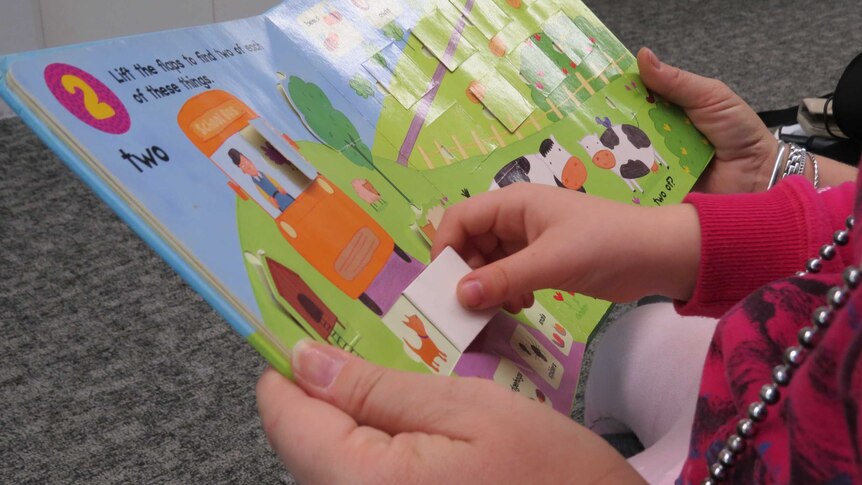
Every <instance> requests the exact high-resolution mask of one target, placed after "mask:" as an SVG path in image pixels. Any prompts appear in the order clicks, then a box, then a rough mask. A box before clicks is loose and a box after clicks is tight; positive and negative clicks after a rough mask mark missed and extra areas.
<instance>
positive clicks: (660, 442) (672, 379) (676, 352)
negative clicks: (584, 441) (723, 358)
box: [584, 303, 717, 484]
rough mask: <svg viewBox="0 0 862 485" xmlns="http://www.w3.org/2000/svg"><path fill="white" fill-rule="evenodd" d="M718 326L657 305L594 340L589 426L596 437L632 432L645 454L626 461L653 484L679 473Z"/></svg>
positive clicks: (587, 412)
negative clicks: (708, 355)
mask: <svg viewBox="0 0 862 485" xmlns="http://www.w3.org/2000/svg"><path fill="white" fill-rule="evenodd" d="M716 323H717V320H715V319H712V318H699V317H682V316H680V315H678V314H677V313H676V311H674V309H673V305H671V304H670V303H653V304H648V305H644V306H641V307H638V308H635V309H634V310H632V311H630V312H628V313H626V314H625V315H623V316H622V317H621V318H620V319H619V320H617V321H615V322H614V323H612V324H611V325H610V326H609V328H608V330H607V332H606V333H605V334H604V335H602V336H601V337H600V339H599V340H598V341H597V342H596V345H597V347H596V350H595V353H594V354H593V361H592V364H591V366H590V371H589V376H588V378H587V388H586V395H585V399H586V402H585V409H584V422H585V424H586V426H587V427H589V428H590V429H592V430H594V431H596V432H597V433H602V434H605V433H617V432H625V431H631V432H633V433H634V434H635V435H636V436H637V437H638V439H639V440H640V442H641V443H642V444H643V445H644V451H642V452H641V453H638V454H637V455H635V456H633V457H631V458H629V460H628V461H629V463H630V464H631V465H632V466H633V467H634V468H635V469H636V470H637V471H638V472H639V473H640V474H641V476H643V477H644V479H646V481H647V482H649V483H660V484H663V483H673V482H674V480H675V479H676V477H677V476H678V475H679V473H680V470H681V468H682V465H683V462H684V461H685V458H686V455H687V452H688V445H689V438H690V435H691V426H692V421H693V419H694V410H695V405H696V403H697V392H698V389H699V387H700V377H701V373H702V372H703V363H704V359H705V358H706V352H707V349H708V347H709V343H710V341H711V340H712V334H713V332H714V331H715V325H716Z"/></svg>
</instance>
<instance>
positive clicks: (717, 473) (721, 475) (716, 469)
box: [709, 463, 727, 482]
mask: <svg viewBox="0 0 862 485" xmlns="http://www.w3.org/2000/svg"><path fill="white" fill-rule="evenodd" d="M709 476H710V477H712V479H713V480H718V481H719V482H722V481H724V479H725V478H727V470H726V469H725V468H724V465H722V464H721V463H713V464H712V465H710V467H709Z"/></svg>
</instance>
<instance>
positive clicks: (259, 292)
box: [9, 0, 712, 413]
mask: <svg viewBox="0 0 862 485" xmlns="http://www.w3.org/2000/svg"><path fill="white" fill-rule="evenodd" d="M10 65H11V67H10V71H11V74H10V75H9V81H10V84H14V87H15V90H16V92H19V93H21V95H22V97H24V98H25V99H26V102H27V104H28V105H29V106H30V107H31V109H33V110H34V111H36V112H38V113H40V116H41V117H42V118H43V120H44V121H45V122H46V123H48V124H49V125H51V126H52V127H53V129H54V131H55V132H56V133H57V134H58V135H59V136H61V137H62V138H63V139H64V140H66V143H67V144H69V145H70V146H71V147H73V149H74V150H75V151H76V152H77V153H78V155H79V156H80V158H81V161H82V162H83V163H86V164H87V166H88V167H89V168H90V169H91V170H93V171H94V172H95V173H96V174H97V175H98V176H99V177H100V178H101V180H102V181H103V183H104V184H106V185H107V186H108V187H110V189H111V190H112V191H114V192H116V193H117V194H120V195H121V197H122V198H123V199H124V200H125V201H126V203H127V204H128V205H129V206H130V207H132V209H133V210H134V211H135V213H136V214H138V216H139V217H140V218H141V219H143V220H144V221H146V223H147V224H148V225H149V226H150V227H152V229H153V230H154V231H156V232H157V233H158V234H159V235H160V236H161V237H162V238H164V239H165V240H166V241H168V243H169V244H170V246H171V248H172V250H173V251H175V252H177V253H178V254H180V255H181V256H182V257H183V258H184V259H186V260H188V261H190V262H191V263H193V267H194V268H195V271H196V272H198V273H199V274H200V275H201V276H202V277H204V278H205V279H206V280H207V281H208V282H210V283H211V284H212V285H213V286H215V287H216V288H217V289H218V291H219V293H220V294H221V295H222V297H223V298H224V299H225V300H227V301H229V302H230V304H231V305H232V306H234V307H236V308H237V309H240V310H241V313H242V314H243V315H246V316H247V319H248V325H247V326H242V327H241V328H240V329H239V330H240V332H241V333H242V334H243V336H245V337H247V338H249V339H250V340H252V341H253V343H254V344H255V345H256V346H257V347H258V348H259V349H260V348H262V347H261V346H263V347H265V348H266V349H265V350H262V352H263V353H264V354H265V355H268V353H271V355H275V354H280V355H282V356H284V354H285V353H286V352H287V349H289V348H290V347H291V346H292V345H293V344H294V343H295V342H296V341H297V340H299V339H300V338H306V337H310V338H314V339H317V340H319V341H326V342H329V343H331V344H333V345H338V346H340V347H342V348H344V349H346V350H349V351H351V352H354V353H356V354H358V355H361V356H362V357H364V358H367V359H369V360H371V361H374V362H377V363H380V364H384V365H387V366H390V367H395V368H400V369H405V370H412V371H417V372H426V373H435V374H444V375H446V374H451V373H455V374H458V375H464V376H480V377H485V378H488V379H492V380H494V381H495V382H498V383H500V384H501V385H504V386H506V387H509V388H511V389H513V390H515V391H518V392H523V393H525V395H527V396H528V397H530V398H531V399H536V400H539V401H541V402H545V403H547V404H548V405H550V406H552V407H554V408H555V409H558V410H559V411H561V412H564V413H567V412H569V410H570V408H571V406H572V402H573V399H574V390H575V387H576V385H577V378H578V372H579V368H580V364H581V359H582V356H583V350H584V347H585V344H586V341H587V338H588V337H589V335H590V333H591V332H592V330H593V329H594V328H595V326H596V325H597V324H598V322H599V321H600V320H601V318H602V317H603V316H604V315H605V313H606V312H607V310H608V309H609V307H610V304H609V303H607V302H602V301H598V300H595V299H592V298H588V297H585V296H583V295H578V294H571V293H567V292H562V291H557V290H543V291H539V292H537V293H536V305H535V306H534V307H533V308H530V309H527V310H525V311H523V312H521V313H519V314H517V315H511V314H508V313H506V312H502V311H501V312H499V313H497V314H496V315H495V316H494V317H493V318H492V319H491V320H490V323H488V324H487V325H486V326H485V327H484V330H481V332H479V334H478V337H475V338H474V335H475V333H474V332H471V333H470V334H469V337H467V338H468V339H473V340H472V343H471V342H470V341H465V340H464V339H465V337H464V336H463V335H464V334H463V333H458V332H454V333H453V330H452V328H451V327H446V325H445V324H443V323H442V321H443V320H448V319H451V318H454V319H456V320H457V318H459V317H458V316H457V314H458V313H457V312H455V311H451V312H445V311H437V310H438V309H437V308H436V307H435V306H434V305H433V302H434V301H435V298H437V299H443V300H445V301H447V302H450V303H451V302H455V289H454V287H452V282H451V281H448V280H447V279H446V278H441V277H439V276H438V277H435V276H434V273H433V272H430V271H426V269H427V268H428V265H429V264H430V263H431V261H430V241H431V240H433V237H434V233H435V230H436V227H437V226H438V225H439V223H440V220H441V218H442V214H443V212H444V211H445V209H446V208H447V207H450V206H451V205H453V204H455V203H458V202H459V201H462V200H466V199H468V198H470V197H472V196H475V195H476V194H479V193H481V192H485V191H489V190H499V189H501V188H504V187H506V186H507V185H509V184H512V183H516V182H529V183H537V184H546V185H551V186H556V187H561V188H562V189H566V190H576V191H582V192H586V193H589V194H593V195H597V196H601V197H606V198H610V199H614V200H618V201H621V202H625V203H629V204H640V205H649V206H657V205H663V204H668V203H674V202H678V201H680V200H681V199H682V197H683V196H684V195H685V193H686V192H687V191H688V190H690V188H691V186H692V185H693V184H694V182H695V180H696V179H697V177H698V176H699V175H700V174H701V173H702V171H703V170H704V168H705V167H706V164H707V163H708V161H709V160H710V158H711V156H712V147H711V146H710V145H709V143H708V142H707V141H706V140H705V138H703V136H702V135H701V134H700V133H698V132H697V131H696V130H695V129H694V127H693V126H692V125H691V122H690V121H689V120H688V119H687V118H686V117H685V115H684V114H683V112H682V111H681V110H680V109H678V108H676V107H673V106H671V105H669V104H668V103H666V102H665V101H663V100H661V99H658V98H656V97H655V96H654V95H653V94H652V93H651V92H649V91H648V90H647V89H646V87H645V86H644V85H643V83H642V82H641V81H640V79H639V77H638V75H637V70H636V62H635V59H634V57H633V56H632V55H631V53H629V52H628V51H627V50H626V49H625V48H624V47H623V46H622V45H621V44H620V43H619V41H618V40H617V39H616V38H615V37H614V36H613V35H612V34H611V33H610V32H608V31H607V29H606V28H605V27H604V26H603V25H602V24H601V22H600V21H599V20H598V19H596V18H595V17H594V16H593V15H592V13H590V12H589V10H588V9H587V8H586V7H585V6H584V5H583V4H582V3H581V2H580V1H576V0H571V1H557V0H535V1H532V2H508V1H503V0H437V1H433V2H418V1H415V0H382V1H375V2H371V1H368V2H366V1H358V0H325V1H314V0H299V1H291V2H285V3H283V4H281V5H280V6H278V7H276V8H275V9H273V10H271V11H270V12H269V13H267V14H266V15H264V16H260V17H255V18H251V19H246V20H241V21H235V22H229V23H225V24H218V25H211V26H203V27H196V28H190V29H184V30H177V31H171V32H166V33H158V34H150V35H144V36H136V37H130V38H124V39H117V40H112V41H110V42H105V43H97V44H92V45H88V46H81V47H72V48H68V49H61V50H54V51H50V52H46V53H41V54H36V55H32V56H26V57H21V58H20V59H15V58H13V59H12V61H11V63H10ZM656 237H662V235H661V234H657V235H656ZM423 275H424V277H423ZM434 278H437V279H438V280H439V281H435V280H434ZM417 280H418V281H419V282H420V283H421V284H417V285H414V286H412V287H411V285H412V284H413V283H414V282H416V281H417ZM408 288H412V289H411V290H408ZM428 292H434V294H433V295H428V294H426V293H428ZM438 293H439V294H438ZM429 302H430V303H429ZM455 303H456V304H457V302H455ZM423 308H424V311H423ZM440 308H445V305H440ZM464 318H466V317H464ZM435 320H436V321H435ZM447 323H450V324H451V323H452V322H447ZM456 328H457V325H456ZM479 328H481V327H477V328H476V331H478V329H479ZM455 335H457V338H456V337H455ZM453 339H455V340H457V342H456V341H454V340H453ZM267 349H268V350H267ZM282 370H285V371H286V370H287V369H285V368H282Z"/></svg>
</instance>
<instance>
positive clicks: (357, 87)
mask: <svg viewBox="0 0 862 485" xmlns="http://www.w3.org/2000/svg"><path fill="white" fill-rule="evenodd" d="M350 88H351V89H353V91H354V92H356V94H357V95H358V96H361V97H363V98H365V99H368V98H370V97H371V96H374V85H373V84H371V81H369V80H368V78H366V77H365V76H363V75H361V74H356V75H354V76H353V77H352V78H350Z"/></svg>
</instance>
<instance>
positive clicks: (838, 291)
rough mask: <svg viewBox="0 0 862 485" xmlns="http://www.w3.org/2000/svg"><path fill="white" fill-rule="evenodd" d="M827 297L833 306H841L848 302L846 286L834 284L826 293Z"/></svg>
mask: <svg viewBox="0 0 862 485" xmlns="http://www.w3.org/2000/svg"><path fill="white" fill-rule="evenodd" d="M826 299H827V301H828V302H829V306H831V307H832V308H834V309H838V308H841V307H843V306H844V304H845V303H847V291H846V290H845V289H844V288H839V287H837V286H833V287H832V288H830V289H829V291H828V292H827V293H826Z"/></svg>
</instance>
